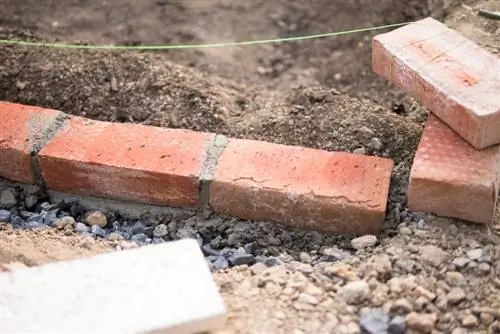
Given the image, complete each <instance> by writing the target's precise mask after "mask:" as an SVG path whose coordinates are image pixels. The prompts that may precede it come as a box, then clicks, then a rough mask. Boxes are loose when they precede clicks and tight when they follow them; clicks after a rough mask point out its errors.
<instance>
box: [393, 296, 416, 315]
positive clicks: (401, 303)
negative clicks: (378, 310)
mask: <svg viewBox="0 0 500 334" xmlns="http://www.w3.org/2000/svg"><path fill="white" fill-rule="evenodd" d="M390 311H391V312H393V313H403V314H407V313H410V312H411V311H413V305H412V304H411V302H410V301H409V300H408V299H406V298H400V299H398V300H396V301H395V302H394V303H393V304H392V306H391V308H390Z"/></svg>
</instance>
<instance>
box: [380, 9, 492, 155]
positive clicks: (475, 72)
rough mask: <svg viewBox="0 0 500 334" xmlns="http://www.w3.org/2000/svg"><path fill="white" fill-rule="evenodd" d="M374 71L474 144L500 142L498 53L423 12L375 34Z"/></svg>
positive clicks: (483, 145) (482, 144)
mask: <svg viewBox="0 0 500 334" xmlns="http://www.w3.org/2000/svg"><path fill="white" fill-rule="evenodd" d="M372 67H373V71H374V72H375V73H377V74H379V75H381V76H383V77H384V78H386V79H387V80H389V81H391V82H392V83H394V84H395V85H396V86H398V87H400V88H402V89H404V90H405V91H406V92H408V93H409V94H411V95H412V96H414V97H415V98H416V99H417V100H419V101H420V102H421V103H422V104H423V105H424V106H425V107H427V108H428V109H429V110H430V111H432V113H434V114H435V115H436V116H438V118H440V119H441V120H442V121H443V122H445V123H446V124H448V125H449V126H450V127H451V128H452V129H453V130H455V131H456V132H457V133H458V134H459V135H460V136H461V137H462V138H464V139H465V140H466V141H467V142H469V143H470V144H471V145H473V146H474V147H475V148H477V149H483V148H486V147H489V146H493V145H496V144H500V58H498V57H497V56H495V55H494V54H492V53H490V52H488V51H487V50H485V49H483V48H482V47H480V46H479V45H477V44H475V43H473V42H472V41H470V40H468V39H466V38H465V37H463V36H462V35H460V34H458V33H457V32H455V31H454V30H452V29H449V28H448V27H446V26H445V25H444V24H442V23H440V22H438V21H436V20H434V19H432V18H427V19H424V20H421V21H418V22H416V23H413V24H409V25H407V26H404V27H402V28H399V29H396V30H393V31H391V32H388V33H385V34H381V35H378V36H375V37H374V38H373V45H372Z"/></svg>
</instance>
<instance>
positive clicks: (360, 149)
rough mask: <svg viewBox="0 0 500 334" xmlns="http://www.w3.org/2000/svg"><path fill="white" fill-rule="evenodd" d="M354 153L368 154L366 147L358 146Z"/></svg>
mask: <svg viewBox="0 0 500 334" xmlns="http://www.w3.org/2000/svg"><path fill="white" fill-rule="evenodd" d="M352 153H353V154H358V155H366V149H365V148H364V147H358V148H357V149H355V150H354V151H352Z"/></svg>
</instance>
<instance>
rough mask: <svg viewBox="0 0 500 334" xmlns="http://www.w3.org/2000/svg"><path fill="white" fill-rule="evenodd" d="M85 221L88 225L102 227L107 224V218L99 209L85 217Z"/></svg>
mask: <svg viewBox="0 0 500 334" xmlns="http://www.w3.org/2000/svg"><path fill="white" fill-rule="evenodd" d="M85 223H87V225H90V226H92V225H97V226H99V227H104V226H106V225H107V224H108V219H107V218H106V216H105V215H104V214H103V213H102V212H101V211H94V212H92V213H90V214H89V215H88V216H87V217H86V218H85Z"/></svg>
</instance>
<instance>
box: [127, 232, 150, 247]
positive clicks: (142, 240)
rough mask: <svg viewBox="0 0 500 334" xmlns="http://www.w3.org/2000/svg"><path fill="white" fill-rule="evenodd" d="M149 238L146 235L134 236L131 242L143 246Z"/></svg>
mask: <svg viewBox="0 0 500 334" xmlns="http://www.w3.org/2000/svg"><path fill="white" fill-rule="evenodd" d="M147 238H148V236H147V235H145V234H144V233H139V234H134V235H133V236H132V237H131V238H130V240H131V241H133V242H135V243H137V244H138V245H142V244H144V243H145V242H146V239H147Z"/></svg>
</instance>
